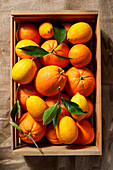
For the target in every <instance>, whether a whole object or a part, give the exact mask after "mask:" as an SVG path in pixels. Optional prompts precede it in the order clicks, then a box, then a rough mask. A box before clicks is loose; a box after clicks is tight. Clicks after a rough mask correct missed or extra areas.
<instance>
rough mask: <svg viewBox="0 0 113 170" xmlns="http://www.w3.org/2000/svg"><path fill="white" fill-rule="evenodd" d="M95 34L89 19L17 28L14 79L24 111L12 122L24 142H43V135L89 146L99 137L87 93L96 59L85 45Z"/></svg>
mask: <svg viewBox="0 0 113 170" xmlns="http://www.w3.org/2000/svg"><path fill="white" fill-rule="evenodd" d="M92 34H93V32H92V28H91V26H90V25H89V24H88V23H86V22H78V23H74V24H71V23H63V24H62V23H57V24H52V23H50V22H43V23H41V24H40V25H39V26H38V27H36V26H35V25H33V24H31V23H25V24H21V25H20V26H19V27H18V29H17V31H16V39H17V44H16V47H15V52H16V54H17V56H18V57H19V58H20V60H19V61H18V62H17V63H16V64H15V65H14V66H13V68H12V79H13V80H14V81H15V82H16V83H18V84H19V86H18V88H17V102H16V103H15V105H14V107H15V108H18V107H17V105H20V106H21V107H22V108H23V109H24V110H25V113H23V114H22V115H21V117H20V118H19V119H18V120H17V121H16V122H15V124H13V123H12V125H14V126H15V127H17V129H18V135H19V137H20V138H21V140H22V141H24V142H26V143H33V142H38V141H39V140H41V139H42V138H43V136H44V135H46V137H47V139H48V141H49V142H51V143H52V144H55V145H56V144H59V145H60V144H72V143H74V144H78V145H87V144H90V143H91V142H92V141H93V140H94V137H95V134H94V129H93V126H92V125H91V123H90V122H89V121H88V120H86V119H87V118H89V117H90V116H91V115H92V114H93V112H94V106H93V103H92V101H91V100H90V99H89V98H87V96H89V95H90V94H91V93H92V92H93V90H94V88H95V78H94V75H93V73H92V72H91V70H89V69H88V68H87V67H85V66H86V65H88V64H89V63H90V61H91V59H92V53H91V50H90V49H89V48H88V47H87V45H86V43H87V42H89V41H90V40H91V38H92ZM15 110H16V109H14V108H13V110H12V112H11V116H12V118H13V120H14V121H15V118H14V117H15V115H16V113H17V111H18V110H16V111H15ZM14 112H15V113H14Z"/></svg>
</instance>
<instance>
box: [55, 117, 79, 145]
mask: <svg viewBox="0 0 113 170" xmlns="http://www.w3.org/2000/svg"><path fill="white" fill-rule="evenodd" d="M56 134H57V137H58V138H59V140H60V141H61V142H62V143H64V144H72V143H73V142H74V141H75V140H76V139H77V137H78V128H77V126H76V123H75V121H74V120H73V119H72V118H71V117H69V116H65V117H63V118H62V119H60V121H59V123H58V125H57V126H56Z"/></svg>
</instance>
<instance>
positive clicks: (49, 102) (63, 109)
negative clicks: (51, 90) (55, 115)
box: [45, 93, 70, 118]
mask: <svg viewBox="0 0 113 170" xmlns="http://www.w3.org/2000/svg"><path fill="white" fill-rule="evenodd" d="M58 97H59V95H58V94H57V95H55V96H51V97H48V98H46V100H45V102H46V104H47V106H48V107H51V106H53V105H55V104H56V103H57V101H58ZM61 97H64V98H65V99H67V100H70V97H69V96H67V95H66V94H65V93H61ZM60 106H61V116H60V118H62V117H63V116H64V115H65V116H69V115H70V112H69V111H68V110H67V109H66V107H65V106H64V105H63V104H62V102H61V100H60Z"/></svg>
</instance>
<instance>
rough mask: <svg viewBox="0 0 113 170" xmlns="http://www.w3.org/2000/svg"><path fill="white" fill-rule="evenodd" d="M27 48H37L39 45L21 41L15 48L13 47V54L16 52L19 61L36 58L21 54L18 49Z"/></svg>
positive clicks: (29, 41)
mask: <svg viewBox="0 0 113 170" xmlns="http://www.w3.org/2000/svg"><path fill="white" fill-rule="evenodd" d="M27 46H37V47H38V46H39V45H38V44H36V43H35V42H34V41H32V40H21V41H19V42H18V43H17V44H16V47H15V52H16V54H17V56H18V57H20V58H21V59H23V58H29V59H32V58H36V57H33V56H30V55H29V54H26V53H25V52H23V51H22V50H21V49H20V48H22V47H27Z"/></svg>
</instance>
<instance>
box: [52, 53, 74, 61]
mask: <svg viewBox="0 0 113 170" xmlns="http://www.w3.org/2000/svg"><path fill="white" fill-rule="evenodd" d="M54 55H56V56H57V57H58V58H60V59H63V60H71V59H72V58H69V57H64V56H61V55H58V54H55V53H54Z"/></svg>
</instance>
